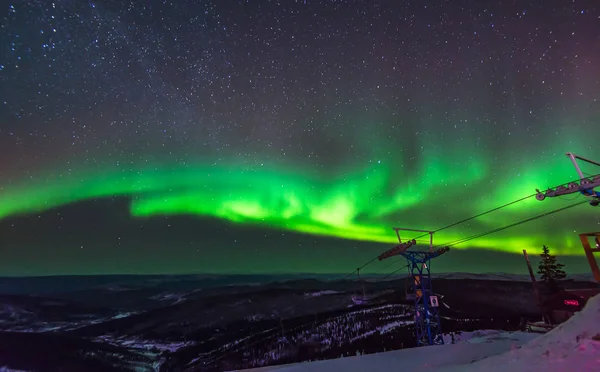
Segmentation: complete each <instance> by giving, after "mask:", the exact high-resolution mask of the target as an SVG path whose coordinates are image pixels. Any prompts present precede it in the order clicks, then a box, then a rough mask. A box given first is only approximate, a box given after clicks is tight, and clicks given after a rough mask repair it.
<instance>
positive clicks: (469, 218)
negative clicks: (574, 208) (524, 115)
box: [343, 173, 600, 279]
mask: <svg viewBox="0 0 600 372" xmlns="http://www.w3.org/2000/svg"><path fill="white" fill-rule="evenodd" d="M597 176H600V173H598V174H595V175H592V176H590V177H597ZM576 181H579V179H577V180H573V181H570V182H576ZM567 183H569V182H564V183H561V184H560V185H556V186H554V187H551V188H556V187H558V186H561V185H564V184H567ZM536 194H537V193H535V194H531V195H528V196H524V197H522V198H519V199H517V200H514V201H511V202H509V203H506V204H503V205H500V206H498V207H495V208H492V209H489V210H487V211H484V212H481V213H479V214H476V215H474V216H471V217H468V218H465V219H463V220H460V221H457V222H454V223H451V224H449V225H446V226H443V227H440V228H439V229H437V230H434V231H433V232H434V233H436V232H439V231H442V230H446V229H449V228H451V227H454V226H456V225H459V224H461V223H465V222H468V221H471V220H473V219H475V218H478V217H481V216H484V215H486V214H488V213H492V212H495V211H497V210H500V209H502V208H506V207H509V206H511V205H513V204H516V203H520V202H522V201H524V200H527V199H529V198H532V197H534V196H536ZM428 234H429V233H427V234H423V235H419V236H417V237H416V238H415V240H416V239H419V238H422V237H424V236H427V235H428ZM456 244H459V243H455V245H456ZM378 257H379V256H377V257H374V258H373V259H372V260H369V261H367V262H366V263H365V264H363V265H362V266H361V267H360V268H359V269H360V270H362V269H363V268H364V267H365V266H367V265H370V264H371V263H373V262H374V261H375V260H377V258H378ZM357 271H358V270H357V269H354V270H353V271H352V272H351V273H350V274H347V275H346V276H345V277H344V278H343V279H347V278H349V277H351V276H352V275H354V274H355V273H356V272H357Z"/></svg>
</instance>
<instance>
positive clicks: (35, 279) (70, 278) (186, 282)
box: [0, 272, 594, 295]
mask: <svg viewBox="0 0 600 372" xmlns="http://www.w3.org/2000/svg"><path fill="white" fill-rule="evenodd" d="M405 276H406V275H405V274H402V275H394V276H388V275H387V274H379V275H378V274H364V275H361V277H360V279H361V280H366V281H380V280H385V281H388V280H396V279H398V278H404V277H405ZM432 277H433V278H437V279H473V280H506V281H529V280H530V279H529V275H525V274H510V273H501V272H498V273H466V272H453V273H436V274H432ZM344 278H345V276H342V275H340V274H276V275H271V274H248V275H243V274H240V275H228V274H225V275H219V274H189V275H57V276H32V277H0V294H27V295H31V294H35V295H50V294H54V293H66V292H75V291H85V290H95V289H108V288H130V287H137V288H149V287H155V286H166V285H169V284H177V285H178V286H183V287H190V288H214V287H221V286H231V285H259V284H268V283H274V282H279V283H281V282H288V281H297V280H308V279H310V280H317V281H322V282H329V281H340V280H356V279H357V278H356V277H350V278H349V279H344ZM567 279H568V280H575V281H590V282H594V278H593V276H592V274H591V273H590V274H574V275H569V276H568V277H567Z"/></svg>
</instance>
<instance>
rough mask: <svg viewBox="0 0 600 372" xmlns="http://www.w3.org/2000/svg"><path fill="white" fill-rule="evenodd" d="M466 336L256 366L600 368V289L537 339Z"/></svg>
mask: <svg viewBox="0 0 600 372" xmlns="http://www.w3.org/2000/svg"><path fill="white" fill-rule="evenodd" d="M528 335H529V336H528ZM465 336H466V337H461V340H460V341H459V343H457V344H451V345H443V346H430V347H423V348H413V349H404V350H398V351H392V352H387V353H379V354H371V355H363V356H357V357H351V358H341V359H334V360H326V361H318V362H311V363H300V364H293V365H287V366H274V367H265V368H258V369H253V370H251V371H255V372H259V371H261V372H263V371H278V372H321V371H346V372H358V371H369V372H376V371H390V370H395V369H398V370H399V369H402V370H414V371H441V372H475V371H486V372H493V371H510V372H529V371H531V372H533V371H544V372H563V371H565V372H566V371H578V372H588V371H590V372H591V371H600V295H598V296H595V297H593V298H591V299H590V300H589V301H588V303H587V305H586V307H585V308H584V309H583V310H582V311H581V312H579V313H577V314H575V316H573V317H572V318H571V319H569V320H568V321H567V322H565V323H563V324H562V325H560V326H558V327H557V328H555V329H554V330H552V331H551V332H548V333H546V334H544V335H542V336H538V337H535V338H534V339H531V337H532V335H531V334H523V333H520V332H514V333H507V332H496V333H495V332H489V331H488V332H482V333H481V334H479V335H477V334H470V335H465ZM528 337H529V340H528ZM528 341H529V342H528Z"/></svg>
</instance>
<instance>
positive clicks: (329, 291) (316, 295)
mask: <svg viewBox="0 0 600 372" xmlns="http://www.w3.org/2000/svg"><path fill="white" fill-rule="evenodd" d="M340 293H344V292H340V291H332V290H329V289H327V290H325V291H319V292H312V293H305V294H304V295H305V296H306V297H318V296H327V295H334V294H340Z"/></svg>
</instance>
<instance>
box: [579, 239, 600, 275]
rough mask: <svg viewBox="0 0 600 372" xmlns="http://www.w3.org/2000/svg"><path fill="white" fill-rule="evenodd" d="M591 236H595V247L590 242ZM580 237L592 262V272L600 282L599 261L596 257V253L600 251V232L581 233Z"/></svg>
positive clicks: (590, 262) (589, 260) (586, 254)
mask: <svg viewBox="0 0 600 372" xmlns="http://www.w3.org/2000/svg"><path fill="white" fill-rule="evenodd" d="M590 238H594V243H593V244H594V246H593V247H592V245H591V244H590V240H591V239H590ZM579 239H581V244H583V250H584V251H585V256H586V257H587V259H588V262H589V264H590V269H592V274H594V279H596V281H597V282H599V283H600V269H598V262H597V261H596V257H594V253H598V252H600V232H595V233H585V234H579Z"/></svg>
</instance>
